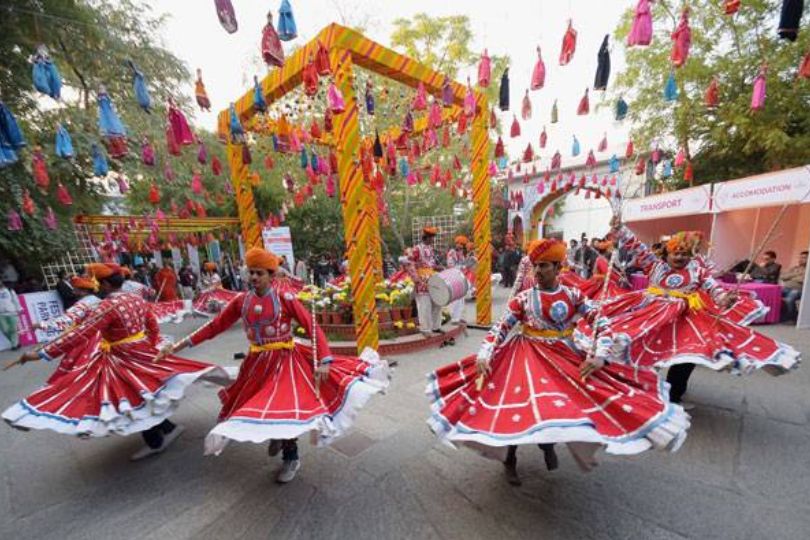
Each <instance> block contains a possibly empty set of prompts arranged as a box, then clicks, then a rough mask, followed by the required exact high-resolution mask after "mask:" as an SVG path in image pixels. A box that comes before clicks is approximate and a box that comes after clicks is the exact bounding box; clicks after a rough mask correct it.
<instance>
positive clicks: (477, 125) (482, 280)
mask: <svg viewBox="0 0 810 540" xmlns="http://www.w3.org/2000/svg"><path fill="white" fill-rule="evenodd" d="M477 98H478V99H477V101H478V104H477V105H478V107H477V109H476V113H475V118H474V119H473V125H472V174H473V178H472V191H473V240H474V242H475V256H476V259H477V260H478V266H477V267H476V270H475V289H476V297H475V308H476V323H478V324H479V325H482V326H486V325H489V324H491V322H492V286H491V284H490V280H491V276H490V272H491V271H492V242H491V240H492V234H491V231H490V222H489V204H490V184H489V172H488V170H487V169H488V166H489V131H488V129H489V119H488V118H487V111H489V106H488V105H487V98H486V96H485V95H484V94H481V93H477Z"/></svg>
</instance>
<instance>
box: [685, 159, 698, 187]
mask: <svg viewBox="0 0 810 540" xmlns="http://www.w3.org/2000/svg"><path fill="white" fill-rule="evenodd" d="M683 179H684V180H685V181H686V182H689V185H690V186H691V185H692V184H693V183H694V181H695V173H694V171H693V170H692V162H691V161H687V162H686V170H684V171H683Z"/></svg>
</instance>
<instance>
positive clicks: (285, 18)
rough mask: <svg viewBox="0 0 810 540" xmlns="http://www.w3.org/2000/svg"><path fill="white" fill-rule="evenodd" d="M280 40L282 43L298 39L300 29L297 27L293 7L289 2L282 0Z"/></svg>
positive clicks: (279, 24)
mask: <svg viewBox="0 0 810 540" xmlns="http://www.w3.org/2000/svg"><path fill="white" fill-rule="evenodd" d="M277 30H278V39H280V40H281V41H291V40H293V39H295V38H296V37H298V29H297V28H296V26H295V17H293V12H292V6H290V1H289V0H281V7H280V8H279V9H278V29H277Z"/></svg>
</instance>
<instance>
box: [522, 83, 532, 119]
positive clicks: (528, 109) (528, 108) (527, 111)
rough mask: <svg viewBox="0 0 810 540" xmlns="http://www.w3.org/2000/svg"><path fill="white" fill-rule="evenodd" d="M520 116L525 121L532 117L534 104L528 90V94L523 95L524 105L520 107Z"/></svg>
mask: <svg viewBox="0 0 810 540" xmlns="http://www.w3.org/2000/svg"><path fill="white" fill-rule="evenodd" d="M520 116H521V118H523V119H524V120H528V119H529V118H531V117H532V102H531V100H530V99H529V91H528V90H526V93H525V94H524V95H523V104H522V105H521V107H520Z"/></svg>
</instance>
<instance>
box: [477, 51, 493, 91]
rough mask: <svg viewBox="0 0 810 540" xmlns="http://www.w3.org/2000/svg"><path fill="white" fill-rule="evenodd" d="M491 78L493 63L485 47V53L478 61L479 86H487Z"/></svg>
mask: <svg viewBox="0 0 810 540" xmlns="http://www.w3.org/2000/svg"><path fill="white" fill-rule="evenodd" d="M491 78H492V65H491V61H490V59H489V55H488V54H487V50H486V49H484V54H482V55H481V60H480V61H479V62H478V86H480V87H481V88H487V87H488V86H489V82H490V79H491Z"/></svg>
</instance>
